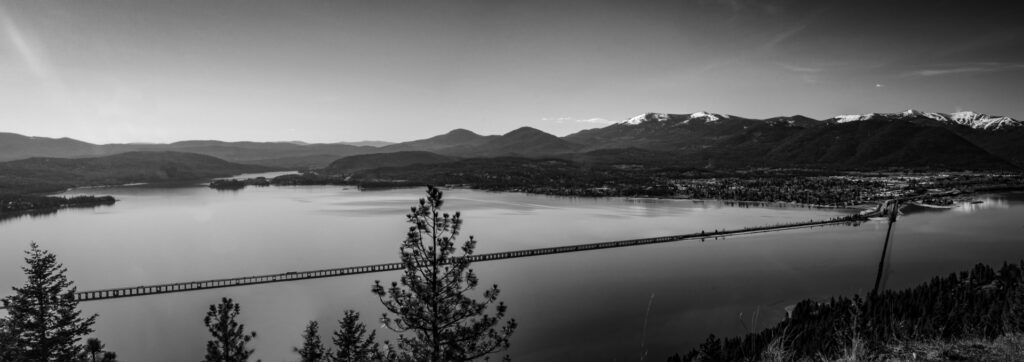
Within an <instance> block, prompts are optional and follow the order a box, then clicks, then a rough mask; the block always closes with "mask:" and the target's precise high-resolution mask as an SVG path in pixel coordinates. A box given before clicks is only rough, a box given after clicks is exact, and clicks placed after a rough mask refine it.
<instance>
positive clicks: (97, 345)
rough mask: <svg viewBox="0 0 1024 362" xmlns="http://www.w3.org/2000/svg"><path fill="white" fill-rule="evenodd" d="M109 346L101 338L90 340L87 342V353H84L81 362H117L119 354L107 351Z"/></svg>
mask: <svg viewBox="0 0 1024 362" xmlns="http://www.w3.org/2000/svg"><path fill="white" fill-rule="evenodd" d="M106 348H107V346H106V345H104V344H103V342H101V341H100V340H99V338H89V339H87V340H86V341H85V351H83V352H82V355H81V357H79V360H81V361H84V362H117V353H114V352H110V351H106Z"/></svg>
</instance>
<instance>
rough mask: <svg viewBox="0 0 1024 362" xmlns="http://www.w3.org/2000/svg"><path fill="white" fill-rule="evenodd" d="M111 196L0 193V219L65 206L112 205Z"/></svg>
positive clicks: (53, 209)
mask: <svg viewBox="0 0 1024 362" xmlns="http://www.w3.org/2000/svg"><path fill="white" fill-rule="evenodd" d="M115 202H117V200H115V199H114V197H113V196H73V197H63V196H31V195H0V220H2V219H6V218H10V217H15V216H19V215H24V214H31V215H36V214H45V213H51V212H56V211H57V210H59V209H61V208H65V207H93V206H100V205H113V204H114V203H115Z"/></svg>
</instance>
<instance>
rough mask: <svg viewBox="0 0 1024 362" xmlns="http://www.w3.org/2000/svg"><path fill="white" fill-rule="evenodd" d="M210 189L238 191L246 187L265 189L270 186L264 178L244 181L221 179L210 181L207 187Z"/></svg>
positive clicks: (268, 181)
mask: <svg viewBox="0 0 1024 362" xmlns="http://www.w3.org/2000/svg"><path fill="white" fill-rule="evenodd" d="M208 186H209V187H210V188H211V189H216V190H240V189H242V188H244V187H246V186H256V187H266V186H270V180H268V179H267V178H266V177H256V178H249V179H244V180H239V179H233V178H232V179H222V180H213V181H210V184H209V185H208Z"/></svg>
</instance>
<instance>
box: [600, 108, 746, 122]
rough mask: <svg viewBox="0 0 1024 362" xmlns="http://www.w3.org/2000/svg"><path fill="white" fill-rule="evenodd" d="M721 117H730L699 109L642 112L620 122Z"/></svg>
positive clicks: (706, 119)
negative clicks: (690, 110) (672, 112)
mask: <svg viewBox="0 0 1024 362" xmlns="http://www.w3.org/2000/svg"><path fill="white" fill-rule="evenodd" d="M723 118H731V116H729V115H727V114H718V113H710V112H704V111H700V112H697V113H691V114H667V113H644V114H639V115H636V116H633V117H631V118H629V119H627V120H625V121H622V122H620V124H628V125H638V124H641V123H644V122H665V121H668V120H669V119H673V120H682V122H683V123H688V122H689V121H690V120H697V119H699V120H703V121H705V122H714V121H717V120H720V119H723Z"/></svg>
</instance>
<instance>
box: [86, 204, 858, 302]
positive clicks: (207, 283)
mask: <svg viewBox="0 0 1024 362" xmlns="http://www.w3.org/2000/svg"><path fill="white" fill-rule="evenodd" d="M855 221H858V220H857V219H856V218H855V216H848V217H841V218H836V219H830V220H824V221H807V222H800V223H791V224H780V225H772V226H761V227H750V228H743V229H738V230H722V231H716V232H709V233H706V232H701V233H693V234H682V235H671V236H662V237H655V238H644V239H631V240H619V241H607V242H599V243H588V244H577V245H568V246H557V247H549V248H537V249H527V250H516V251H505V252H498V253H489V254H477V255H471V256H469V260H470V261H473V262H479V261H490V260H502V259H512V258H523V257H531V256H539V255H548V254H561V253H572V252H578V251H586V250H598V249H609V248H620V247H626V246H636V245H646V244H656V243H666V242H673V241H680V240H695V239H708V238H719V237H725V236H729V235H739V234H753V233H763V232H769V231H775V230H785V229H796V228H806V227H813V226H819V225H829V224H841V223H848V222H855ZM401 269H403V267H402V263H385V264H374V265H363V266H354V267H346V268H334V269H321V270H312V271H302V272H288V273H281V274H268V275H255V276H247V277H238V278H226V279H211V280H200V281H189V282H180V283H169V284H156V285H143V286H137V287H123V288H111V289H102V290H89V291H81V292H76V293H75V299H76V300H78V301H92V300H102V299H112V298H127V297H135V296H143V295H153V294H165V293H177V292H187V291H193V290H204V289H215V288H228V287H236V286H243V285H254V284H265V283H277V282H287V281H294V280H305V279H317V278H329V277H338V276H345V275H352V274H365V273H376V272H385V271H394V270H401Z"/></svg>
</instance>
